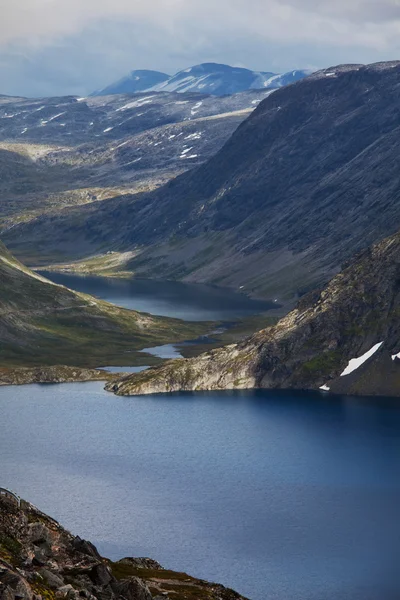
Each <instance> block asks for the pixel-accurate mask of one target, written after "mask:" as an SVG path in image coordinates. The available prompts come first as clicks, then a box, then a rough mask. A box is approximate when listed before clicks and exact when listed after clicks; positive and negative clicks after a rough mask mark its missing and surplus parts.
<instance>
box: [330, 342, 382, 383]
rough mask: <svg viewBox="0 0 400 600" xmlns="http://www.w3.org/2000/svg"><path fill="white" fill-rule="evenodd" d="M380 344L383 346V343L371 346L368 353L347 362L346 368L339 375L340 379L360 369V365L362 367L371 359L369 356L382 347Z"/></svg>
mask: <svg viewBox="0 0 400 600" xmlns="http://www.w3.org/2000/svg"><path fill="white" fill-rule="evenodd" d="M382 344H383V342H379V344H375V346H372V348H371V349H370V350H368V352H366V353H365V354H363V355H362V356H359V357H358V358H352V359H351V360H350V361H349V364H348V365H347V367H346V368H345V370H344V371H343V373H342V374H341V375H340V377H344V376H345V375H350V373H353V371H356V369H358V368H359V367H361V365H363V364H364V363H365V362H366V361H367V360H368V359H369V358H371V356H373V355H374V354H375V352H377V351H378V350H379V348H380V347H381V346H382Z"/></svg>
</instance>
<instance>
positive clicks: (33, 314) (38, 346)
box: [0, 242, 204, 383]
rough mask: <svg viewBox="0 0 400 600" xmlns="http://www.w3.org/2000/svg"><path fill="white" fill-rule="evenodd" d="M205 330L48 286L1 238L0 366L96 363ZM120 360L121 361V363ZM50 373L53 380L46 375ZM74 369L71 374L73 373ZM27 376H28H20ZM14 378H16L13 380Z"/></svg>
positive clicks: (61, 376)
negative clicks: (10, 251)
mask: <svg viewBox="0 0 400 600" xmlns="http://www.w3.org/2000/svg"><path fill="white" fill-rule="evenodd" d="M199 327H200V330H203V331H204V328H203V326H202V325H199V324H195V325H191V324H188V323H184V322H182V321H179V320H176V319H166V318H159V317H152V316H150V315H146V314H141V313H138V312H136V311H130V310H125V309H121V308H118V307H116V306H114V305H111V304H108V303H107V302H103V301H102V300H98V299H96V298H93V297H91V296H89V295H87V294H81V293H78V292H73V291H72V290H69V289H68V288H66V287H64V286H61V285H56V284H53V283H52V282H50V281H48V280H47V279H45V278H44V277H41V276H40V275H38V274H36V273H34V272H33V271H30V270H29V269H27V268H26V267H25V266H24V265H22V264H21V263H20V262H19V261H17V260H16V259H15V258H14V257H13V256H12V255H11V254H10V253H9V252H8V251H7V249H6V248H5V247H4V246H3V245H2V244H1V242H0V339H1V345H0V366H7V367H13V366H20V365H21V364H22V365H33V366H43V365H60V364H63V365H74V366H75V365H81V366H84V367H88V366H89V367H96V366H98V365H100V364H110V363H108V362H106V363H104V361H105V360H106V361H107V360H108V361H109V360H110V359H114V360H115V358H116V357H119V359H120V360H121V359H123V358H125V360H126V352H127V351H128V350H129V351H132V350H139V349H141V348H149V347H151V346H156V345H159V344H160V342H161V343H168V342H169V341H172V340H181V341H182V340H185V339H187V338H188V337H189V338H190V337H192V336H193V333H194V334H195V335H196V333H198V332H199ZM122 364H124V363H122ZM0 371H1V372H0V382H11V383H13V382H15V383H24V382H25V381H27V380H29V376H30V377H31V380H32V381H37V380H38V379H40V376H41V377H42V380H43V381H49V380H53V381H57V380H60V381H62V380H74V379H79V377H78V375H79V373H80V374H81V376H82V378H84V379H90V378H93V379H99V378H104V373H103V377H101V374H99V373H98V372H96V373H93V374H92V376H90V374H88V373H85V372H82V371H79V370H77V371H76V372H74V371H72V372H71V371H68V369H67V370H66V369H65V368H62V369H61V371H60V372H59V373H58V374H57V373H54V372H49V371H43V372H39V374H38V372H37V371H35V370H32V371H29V372H28V373H26V372H23V373H22V374H20V375H21V377H20V376H18V377H17V376H15V377H14V376H12V377H11V379H10V376H9V375H7V373H6V372H4V371H3V370H1V369H0ZM49 373H50V375H52V377H53V378H52V379H51V377H50V376H49ZM74 373H75V375H74ZM26 375H28V379H27V378H26V377H25V376H26ZM14 380H15V381H14Z"/></svg>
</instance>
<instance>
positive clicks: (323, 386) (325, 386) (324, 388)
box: [319, 384, 331, 392]
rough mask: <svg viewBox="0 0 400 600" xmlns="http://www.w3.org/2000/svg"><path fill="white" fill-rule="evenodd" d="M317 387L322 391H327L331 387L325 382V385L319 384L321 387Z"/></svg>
mask: <svg viewBox="0 0 400 600" xmlns="http://www.w3.org/2000/svg"><path fill="white" fill-rule="evenodd" d="M319 389H320V390H323V391H324V392H329V391H330V389H331V388H330V387H328V386H327V385H326V384H325V385H321V387H320V388H319Z"/></svg>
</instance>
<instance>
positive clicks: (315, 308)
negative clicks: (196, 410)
mask: <svg viewBox="0 0 400 600" xmlns="http://www.w3.org/2000/svg"><path fill="white" fill-rule="evenodd" d="M399 316H400V233H398V234H396V235H395V236H393V237H390V238H388V239H386V240H384V241H383V242H381V243H380V244H378V245H376V246H374V247H373V248H372V249H370V250H366V251H364V252H363V254H362V255H360V256H359V257H358V259H357V260H356V261H355V262H354V263H353V264H351V265H350V266H348V267H347V268H346V269H344V270H343V271H342V272H341V273H340V274H339V275H337V276H336V277H334V278H333V279H332V281H331V282H330V283H329V284H328V286H327V287H326V288H325V289H323V290H322V291H316V292H312V293H310V294H309V295H307V296H305V297H304V298H303V299H302V300H301V301H300V303H299V304H298V306H297V307H296V309H295V310H293V311H292V312H290V313H289V314H288V315H287V316H286V317H284V318H283V319H282V320H280V321H279V322H278V323H277V325H275V326H272V327H269V328H267V329H264V330H263V331H260V332H258V333H256V334H255V335H253V336H252V337H250V338H248V339H246V340H245V341H243V342H241V343H239V344H233V345H230V346H226V347H224V348H221V349H217V350H213V351H211V352H208V353H205V354H203V355H201V356H199V357H198V358H192V359H187V360H174V361H169V362H167V363H166V364H164V365H163V366H162V367H160V368H155V369H150V370H148V371H144V372H143V373H140V374H138V375H132V376H128V377H126V378H123V379H121V380H119V381H116V382H114V383H109V384H108V386H107V389H108V390H110V391H114V392H115V393H117V394H120V395H131V394H151V393H159V392H172V391H180V390H223V389H246V388H297V389H299V388H302V389H318V388H319V387H320V386H322V385H326V386H327V387H330V388H331V390H332V391H337V392H341V393H348V392H351V393H359V394H376V395H385V394H386V395H394V396H397V395H400V360H398V359H396V358H394V355H395V354H397V353H398V352H399V351H400V318H399ZM381 342H382V344H381V346H380V347H379V348H378V347H376V352H375V353H374V354H373V356H371V358H370V359H369V360H367V361H366V362H365V363H364V365H363V366H361V367H360V368H359V369H357V370H355V371H354V372H353V373H351V374H349V375H346V376H344V377H339V375H340V374H341V373H342V372H343V370H344V369H345V367H346V365H347V363H348V361H349V360H350V359H353V358H356V357H359V356H362V355H363V354H364V353H366V352H367V351H369V350H370V349H371V348H372V347H374V346H376V345H377V344H380V343H381Z"/></svg>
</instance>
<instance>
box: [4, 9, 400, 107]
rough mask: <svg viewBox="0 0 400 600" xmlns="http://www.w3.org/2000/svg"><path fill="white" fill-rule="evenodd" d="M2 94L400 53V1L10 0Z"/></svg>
mask: <svg viewBox="0 0 400 600" xmlns="http://www.w3.org/2000/svg"><path fill="white" fill-rule="evenodd" d="M1 4H2V19H1V21H0V78H1V81H2V82H3V83H2V85H3V86H5V88H4V89H1V90H0V92H3V93H25V94H30V95H34V94H40V93H42V94H45V93H46V94H47V93H67V92H69V93H85V92H88V91H90V90H91V89H93V88H95V87H102V86H104V85H106V84H107V83H109V82H110V81H112V80H115V79H116V78H118V77H119V76H122V75H124V74H125V73H126V72H127V71H129V70H131V69H133V68H154V69H158V70H164V71H167V72H168V71H169V72H174V71H176V70H178V69H180V68H183V67H186V66H190V65H191V64H194V63H197V62H205V61H218V62H228V63H231V64H241V65H245V66H249V67H252V68H258V69H263V70H275V71H281V70H286V69H291V68H297V67H303V66H304V67H308V66H315V67H319V66H321V67H322V66H329V65H330V64H334V63H338V62H373V61H374V60H377V61H378V60H384V59H393V58H396V54H399V50H400V42H399V39H400V36H399V34H400V0H1Z"/></svg>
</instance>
